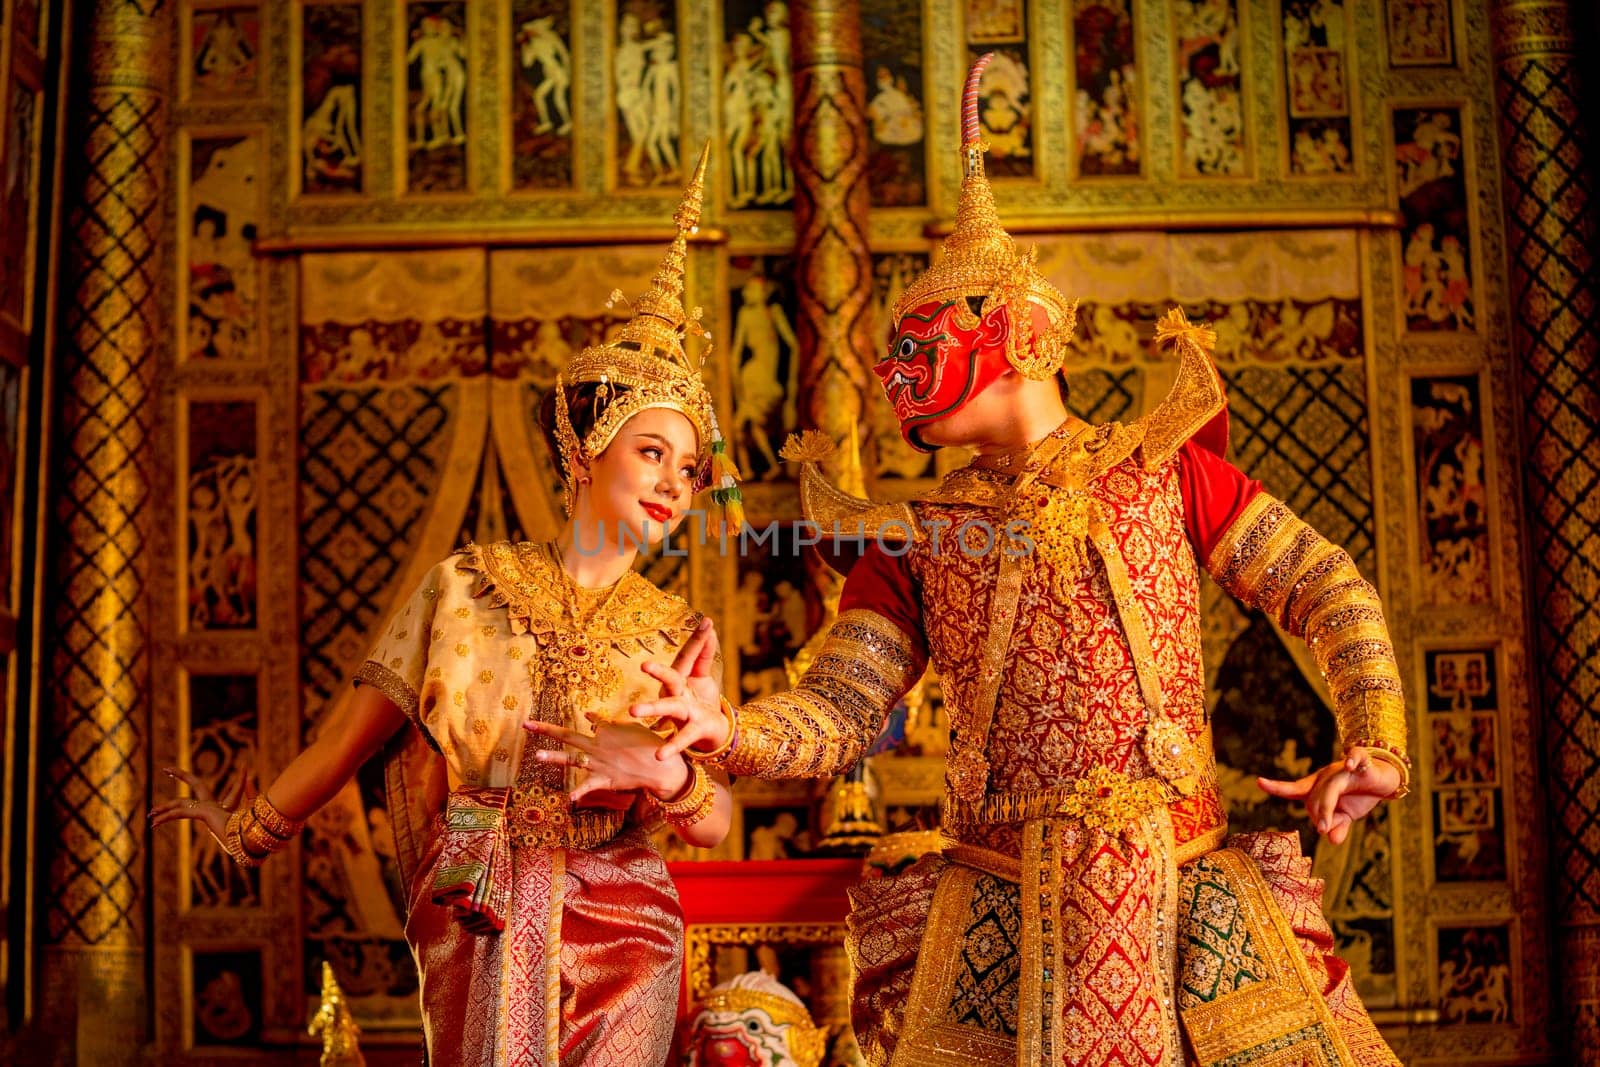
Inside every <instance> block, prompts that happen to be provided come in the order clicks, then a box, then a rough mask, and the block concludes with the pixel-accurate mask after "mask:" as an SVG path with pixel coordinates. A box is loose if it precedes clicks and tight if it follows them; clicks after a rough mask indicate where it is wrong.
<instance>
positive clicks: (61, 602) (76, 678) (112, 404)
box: [44, 89, 166, 945]
mask: <svg viewBox="0 0 1600 1067" xmlns="http://www.w3.org/2000/svg"><path fill="white" fill-rule="evenodd" d="M85 106H86V107H87V108H88V109H89V113H88V115H87V118H86V130H87V136H86V138H85V141H84V145H83V149H82V153H81V155H82V158H83V160H84V161H85V165H86V167H87V173H86V174H85V175H84V178H83V183H82V202H81V204H80V205H79V206H78V207H77V210H76V211H75V213H74V216H73V219H72V225H71V229H70V237H69V242H70V244H69V247H68V249H67V254H66V262H67V263H68V264H69V267H68V269H69V270H70V271H71V272H72V276H71V277H70V278H69V279H67V280H66V282H65V284H64V285H63V287H62V288H63V290H64V291H65V292H68V293H71V294H73V301H72V302H71V304H70V305H69V307H68V309H67V335H68V336H69V337H70V338H71V341H72V344H71V345H69V346H67V348H66V349H65V350H64V354H63V360H62V383H63V387H62V395H61V402H60V410H59V414H58V416H57V418H58V420H59V421H58V426H57V431H56V439H57V440H58V441H61V442H63V443H64V447H63V448H62V450H61V459H60V463H61V468H60V477H59V480H58V483H57V489H56V502H55V517H56V523H57V525H56V528H55V531H54V537H53V540H54V542H55V544H57V545H58V546H60V548H59V554H58V556H57V560H56V565H55V571H54V585H55V595H54V597H53V599H54V600H55V605H56V607H55V624H56V632H55V635H54V648H53V662H52V665H51V674H52V675H53V677H54V679H55V685H54V691H53V698H54V700H53V708H52V714H51V728H52V733H53V736H51V737H50V738H49V739H48V742H47V747H46V750H47V751H48V752H50V753H51V756H50V761H49V764H48V766H47V769H46V772H45V791H46V796H47V803H48V805H49V808H50V815H51V818H52V821H53V823H54V842H55V846H54V852H53V853H52V860H51V870H50V889H49V891H48V892H47V893H45V894H44V897H45V899H46V901H47V905H46V906H47V911H46V934H47V937H48V938H49V940H50V941H51V942H54V943H58V944H80V945H101V944H105V945H114V944H129V943H137V942H138V941H139V940H140V939H141V938H142V930H143V925H144V922H143V918H142V909H141V906H140V895H141V893H140V887H141V884H142V882H143V871H142V857H141V852H142V848H143V839H144V828H143V820H142V815H143V812H144V809H145V786H144V771H143V763H144V738H143V736H142V732H141V724H142V723H143V721H144V718H145V700H146V693H147V686H148V680H149V679H148V674H149V662H148V658H147V656H148V646H147V643H146V640H147V634H148V632H149V627H150V618H149V615H148V612H149V602H148V595H147V589H146V584H147V578H148V574H147V570H146V568H147V561H146V559H145V551H144V547H145V544H146V542H147V540H148V526H149V522H150V520H151V514H150V511H151V509H150V502H149V500H150V482H151V474H152V472H151V468H150V456H151V442H150V432H151V424H150V419H149V416H148V413H149V411H150V410H151V409H152V408H153V406H154V401H155V398H154V388H153V387H154V377H155V351H154V344H155V339H156V337H157V336H158V335H159V328H158V323H157V322H156V321H155V318H156V315H157V307H156V304H157V301H156V299H155V294H156V288H157V287H156V284H155V278H154V277H153V275H152V271H153V269H154V268H155V265H156V264H159V262H160V257H159V256H157V255H156V254H155V252H156V240H157V237H158V234H159V230H160V224H161V206H162V189H161V172H162V169H163V168H164V167H165V164H166V159H165V154H164V151H163V149H164V145H163V142H162V131H163V129H164V124H165V108H164V103H163V101H162V100H161V98H160V97H158V96H155V95H154V94H151V93H147V92H138V91H123V90H113V89H102V90H97V91H95V92H92V93H91V94H89V98H88V101H87V103H86V105H85Z"/></svg>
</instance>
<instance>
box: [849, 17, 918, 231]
mask: <svg viewBox="0 0 1600 1067" xmlns="http://www.w3.org/2000/svg"><path fill="white" fill-rule="evenodd" d="M861 51H862V56H863V62H864V65H865V70H866V75H867V125H868V134H869V135H870V137H871V143H872V147H871V152H870V155H869V156H868V159H867V178H868V182H869V184H870V187H871V190H872V206H873V207H918V206H920V205H922V204H925V203H927V200H928V163H927V155H926V152H925V148H926V145H925V140H926V123H925V120H924V117H923V86H922V64H923V50H922V4H921V3H920V2H919V0H885V2H884V3H881V4H873V5H872V6H871V7H870V8H863V10H862V12H861Z"/></svg>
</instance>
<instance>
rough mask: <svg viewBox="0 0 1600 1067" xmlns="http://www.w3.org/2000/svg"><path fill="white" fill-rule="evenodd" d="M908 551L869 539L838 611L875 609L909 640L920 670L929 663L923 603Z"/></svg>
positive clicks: (841, 598) (849, 579) (851, 575)
mask: <svg viewBox="0 0 1600 1067" xmlns="http://www.w3.org/2000/svg"><path fill="white" fill-rule="evenodd" d="M908 555H909V554H908V553H902V554H900V555H898V556H896V555H891V554H890V553H888V552H886V551H884V549H883V546H882V545H879V544H875V543H869V544H868V545H867V550H866V552H865V553H863V554H862V556H861V558H860V559H859V560H857V561H856V564H855V566H853V567H851V568H850V575H849V577H847V578H846V579H845V582H844V592H843V593H841V594H840V596H839V612H840V614H843V613H844V612H846V611H849V610H851V609H852V608H856V609H860V610H863V611H871V612H876V613H877V614H879V615H882V616H883V617H884V618H885V619H887V620H889V622H891V623H893V624H894V626H895V628H896V629H898V630H899V631H900V632H902V633H904V634H905V635H906V637H907V638H908V639H909V640H910V641H911V649H912V653H913V654H914V655H915V656H916V658H917V664H918V665H917V669H916V673H917V674H921V673H922V669H923V668H924V667H926V666H927V665H928V645H927V642H926V641H925V640H924V639H923V634H922V607H921V605H920V603H919V600H918V597H917V580H916V579H915V578H913V577H912V575H911V564H910V561H909V559H908Z"/></svg>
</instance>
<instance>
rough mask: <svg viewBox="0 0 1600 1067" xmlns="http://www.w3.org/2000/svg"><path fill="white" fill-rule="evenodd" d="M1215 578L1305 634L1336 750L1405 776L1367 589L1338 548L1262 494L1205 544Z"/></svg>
mask: <svg viewBox="0 0 1600 1067" xmlns="http://www.w3.org/2000/svg"><path fill="white" fill-rule="evenodd" d="M1208 569H1209V570H1210V571H1211V573H1212V574H1213V575H1214V576H1215V577H1216V579H1217V582H1218V584H1220V585H1221V586H1222V588H1224V589H1226V590H1227V591H1228V592H1229V593H1231V594H1232V595H1234V596H1235V597H1238V598H1239V599H1240V600H1241V601H1243V602H1244V603H1246V604H1248V605H1250V606H1252V607H1256V608H1259V609H1260V610H1262V611H1264V612H1266V613H1267V614H1268V615H1269V616H1271V617H1272V619H1273V620H1274V621H1275V622H1277V623H1278V625H1280V626H1282V627H1283V629H1284V630H1285V631H1286V632H1287V633H1289V634H1291V635H1293V636H1295V637H1300V638H1302V639H1304V640H1305V642H1306V644H1307V645H1308V646H1310V648H1311V651H1312V654H1313V655H1314V656H1315V657H1316V660H1317V666H1318V668H1319V669H1320V670H1321V671H1322V673H1323V676H1324V677H1325V678H1326V679H1327V682H1328V689H1329V691H1330V692H1331V693H1332V695H1333V705H1334V714H1335V716H1336V718H1337V719H1338V725H1339V738H1340V741H1341V744H1342V747H1343V748H1345V749H1350V748H1353V747H1356V746H1363V747H1367V748H1369V749H1370V750H1371V751H1372V754H1373V755H1374V756H1375V757H1376V758H1378V759H1382V760H1385V761H1387V762H1390V763H1393V764H1394V765H1395V767H1396V768H1398V769H1399V770H1400V772H1401V786H1400V794H1402V795H1403V794H1404V792H1405V790H1406V788H1407V786H1408V784H1409V781H1410V773H1409V769H1408V766H1409V761H1408V760H1407V759H1406V755H1405V753H1406V714H1405V703H1404V700H1403V698H1402V695H1401V686H1400V672H1399V668H1398V667H1397V666H1396V664H1395V659H1394V646H1393V644H1392V643H1391V642H1390V640H1389V629H1388V626H1387V625H1386V624H1385V622H1384V619H1383V608H1382V605H1381V604H1380V602H1379V600H1378V593H1377V590H1376V589H1374V588H1373V587H1372V585H1371V584H1370V583H1368V582H1367V581H1366V580H1365V579H1364V578H1362V577H1361V575H1360V572H1358V571H1357V570H1356V566H1355V563H1354V562H1353V561H1352V560H1351V559H1350V556H1349V554H1348V553H1347V552H1345V551H1344V550H1343V549H1341V548H1339V547H1337V546H1335V545H1333V544H1330V543H1329V542H1328V541H1327V540H1326V539H1324V538H1323V537H1322V536H1321V535H1320V534H1318V533H1317V532H1316V531H1315V530H1313V529H1311V528H1310V527H1309V526H1307V525H1306V524H1305V523H1304V522H1302V521H1301V520H1300V519H1298V518H1297V517H1295V515H1294V513H1293V512H1291V511H1290V510H1289V509H1288V508H1287V507H1285V506H1284V505H1283V503H1282V502H1280V501H1278V500H1275V499H1273V498H1272V497H1270V496H1268V495H1267V494H1265V493H1261V494H1259V495H1258V496H1257V497H1256V498H1255V499H1254V500H1252V501H1251V502H1250V503H1249V504H1248V505H1247V506H1246V507H1245V509H1244V511H1243V512H1242V513H1241V514H1240V515H1239V517H1238V518H1237V519H1235V520H1234V522H1233V525H1232V526H1230V527H1229V528H1228V530H1227V532H1226V533H1224V534H1223V536H1222V538H1221V540H1220V541H1218V543H1217V546H1216V548H1215V549H1214V550H1213V551H1212V554H1211V559H1210V561H1209V564H1208Z"/></svg>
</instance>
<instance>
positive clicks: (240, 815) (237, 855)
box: [222, 808, 267, 867]
mask: <svg viewBox="0 0 1600 1067" xmlns="http://www.w3.org/2000/svg"><path fill="white" fill-rule="evenodd" d="M245 814H246V812H245V809H244V808H240V809H238V810H237V811H235V812H234V813H233V814H232V815H229V816H228V824H227V825H226V826H224V827H223V828H222V850H223V851H224V852H226V853H227V854H228V858H229V859H231V860H233V862H235V863H237V864H238V865H239V866H241V867H259V866H261V862H262V861H263V860H265V859H266V858H267V857H266V854H262V855H260V856H257V855H254V854H253V853H251V851H250V850H249V849H248V848H246V847H245V844H244V818H245Z"/></svg>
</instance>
